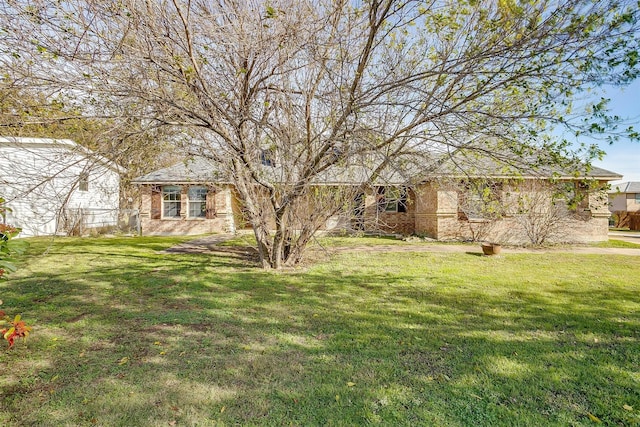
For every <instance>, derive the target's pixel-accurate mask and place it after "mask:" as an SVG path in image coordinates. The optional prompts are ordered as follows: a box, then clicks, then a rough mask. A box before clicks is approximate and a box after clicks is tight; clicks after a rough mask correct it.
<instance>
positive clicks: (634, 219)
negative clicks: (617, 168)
mask: <svg viewBox="0 0 640 427" xmlns="http://www.w3.org/2000/svg"><path fill="white" fill-rule="evenodd" d="M609 210H610V211H611V212H612V213H613V220H614V225H615V226H616V227H621V228H626V227H630V228H631V229H632V230H640V182H634V181H630V182H623V183H621V184H616V185H613V186H611V190H609Z"/></svg>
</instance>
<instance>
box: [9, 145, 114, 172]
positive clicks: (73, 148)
mask: <svg viewBox="0 0 640 427" xmlns="http://www.w3.org/2000/svg"><path fill="white" fill-rule="evenodd" d="M1 146H5V147H23V148H33V149H37V148H62V149H66V150H68V151H69V152H75V153H77V154H80V155H82V156H85V157H89V158H93V159H95V160H97V161H99V162H100V163H102V164H103V165H104V166H106V167H108V168H110V169H113V170H114V171H116V172H118V173H123V172H125V171H126V169H125V168H123V167H122V166H120V165H119V164H117V163H116V162H114V161H113V160H110V159H108V158H106V157H104V156H101V155H100V154H96V153H94V152H93V151H91V150H90V149H88V148H86V147H83V146H82V145H80V144H78V143H76V142H74V141H72V140H70V139H56V138H30V137H19V136H0V147H1Z"/></svg>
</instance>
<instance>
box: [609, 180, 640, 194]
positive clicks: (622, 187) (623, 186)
mask: <svg viewBox="0 0 640 427" xmlns="http://www.w3.org/2000/svg"><path fill="white" fill-rule="evenodd" d="M611 193H640V182H638V181H629V182H623V183H620V184H616V185H612V186H611V190H610V191H609V194H611Z"/></svg>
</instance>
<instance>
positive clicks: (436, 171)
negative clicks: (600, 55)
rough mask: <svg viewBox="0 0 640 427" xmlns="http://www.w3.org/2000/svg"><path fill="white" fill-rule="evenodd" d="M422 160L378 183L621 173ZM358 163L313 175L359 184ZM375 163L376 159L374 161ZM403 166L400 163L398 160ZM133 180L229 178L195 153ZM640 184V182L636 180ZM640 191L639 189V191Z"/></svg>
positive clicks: (464, 157)
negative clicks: (193, 155)
mask: <svg viewBox="0 0 640 427" xmlns="http://www.w3.org/2000/svg"><path fill="white" fill-rule="evenodd" d="M420 162H421V163H422V164H416V161H415V159H413V160H407V161H405V162H396V163H398V164H396V165H395V167H392V166H390V167H388V168H387V170H385V171H383V172H382V173H381V174H380V176H379V179H377V180H376V182H378V183H379V184H380V185H382V184H386V185H402V184H407V183H410V182H411V183H415V182H423V181H428V180H433V179H438V178H442V177H496V178H509V177H516V176H518V177H524V178H544V177H551V176H556V177H559V178H565V179H575V178H595V179H600V180H605V181H614V180H617V179H621V178H622V176H621V175H619V174H617V173H615V172H611V171H608V170H606V169H602V168H599V167H595V166H594V167H591V169H590V170H589V171H586V172H585V171H583V172H581V173H578V174H577V175H578V176H576V174H575V173H574V172H571V171H568V170H563V169H561V168H559V167H549V166H544V165H540V166H539V167H531V162H529V161H525V160H522V159H521V160H520V162H519V163H518V161H517V160H516V161H514V160H513V156H511V157H509V158H508V159H507V158H506V157H505V159H502V160H501V159H500V158H499V157H496V158H493V157H492V158H489V157H482V156H480V157H479V156H477V153H475V154H474V153H466V152H456V153H453V154H451V155H447V156H443V157H441V158H440V161H433V160H431V161H429V160H428V159H427V158H426V157H425V158H422V159H421V160H420ZM358 163H360V164H351V165H346V166H345V165H341V164H340V163H338V164H336V165H334V166H332V167H331V168H329V169H327V170H325V171H324V172H322V173H320V174H319V175H318V176H316V177H315V178H314V182H315V183H317V184H325V185H327V184H328V185H349V184H360V183H362V182H366V181H368V180H369V177H370V176H371V173H372V171H371V170H370V169H369V168H367V167H366V166H365V164H367V163H366V162H358ZM374 163H375V162H374ZM401 163H402V164H403V166H400V164H401ZM262 169H263V172H264V173H266V174H269V175H271V177H270V180H278V179H280V180H282V179H283V178H282V177H283V176H284V175H285V174H284V173H283V172H284V171H283V170H282V169H281V167H280V168H279V167H276V168H271V167H262ZM132 182H133V183H134V184H180V183H232V180H231V179H230V178H229V177H228V176H227V175H226V174H225V172H223V170H222V168H221V167H220V165H219V164H217V163H216V162H214V161H212V160H208V159H205V158H202V157H194V158H191V159H189V160H186V161H184V162H181V163H178V164H176V165H173V166H170V167H168V168H164V169H160V170H157V171H154V172H151V173H149V174H147V175H144V176H141V177H138V178H136V179H134V180H133V181H132ZM637 184H640V183H637ZM638 192H640V191H638Z"/></svg>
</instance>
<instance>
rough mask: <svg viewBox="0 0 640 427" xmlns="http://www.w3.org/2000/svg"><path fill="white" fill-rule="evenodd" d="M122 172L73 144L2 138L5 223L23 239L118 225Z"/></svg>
mask: <svg viewBox="0 0 640 427" xmlns="http://www.w3.org/2000/svg"><path fill="white" fill-rule="evenodd" d="M122 171H123V169H122V168H121V167H120V166H118V165H116V164H115V163H113V162H111V161H109V160H107V159H105V158H104V157H101V156H98V155H96V154H95V153H93V152H91V151H90V150H88V149H86V148H84V147H82V146H80V145H78V144H76V143H75V142H73V141H71V140H68V139H48V138H22V137H0V196H1V197H3V198H4V199H5V205H6V207H8V208H9V210H8V211H7V213H6V217H5V218H2V219H0V220H2V221H3V222H5V223H7V224H11V225H14V226H16V227H20V228H22V233H21V234H20V236H21V237H28V236H42V235H52V234H56V233H70V234H75V233H83V232H85V231H87V230H88V229H92V228H100V227H110V226H115V225H117V220H118V205H119V192H120V172H122Z"/></svg>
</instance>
